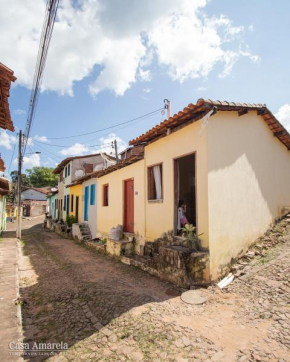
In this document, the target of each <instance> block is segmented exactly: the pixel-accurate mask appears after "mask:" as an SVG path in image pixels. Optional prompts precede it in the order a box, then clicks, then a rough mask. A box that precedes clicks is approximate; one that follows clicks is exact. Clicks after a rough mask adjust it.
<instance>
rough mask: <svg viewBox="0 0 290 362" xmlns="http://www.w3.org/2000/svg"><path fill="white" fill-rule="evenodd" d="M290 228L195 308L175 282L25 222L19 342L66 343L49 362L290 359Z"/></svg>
mask: <svg viewBox="0 0 290 362" xmlns="http://www.w3.org/2000/svg"><path fill="white" fill-rule="evenodd" d="M35 223H36V222H35ZM289 232H290V220H289V219H287V220H284V221H283V222H282V223H281V225H280V227H279V229H276V230H273V232H272V233H270V234H269V235H268V236H266V238H265V239H267V238H270V239H271V240H274V241H275V242H274V244H275V246H274V247H271V248H269V249H268V252H267V253H266V255H265V256H263V257H261V256H260V255H254V256H253V257H252V258H251V261H250V263H248V264H246V263H245V265H246V267H245V270H244V272H243V273H242V274H241V275H240V277H239V278H237V279H235V280H234V281H233V282H232V284H230V286H229V287H228V288H227V289H226V290H223V291H220V290H219V289H218V288H217V287H213V286H212V287H210V288H208V289H207V290H206V291H205V293H206V294H207V298H208V300H207V303H206V304H204V305H202V306H193V305H189V304H185V303H184V302H182V301H181V299H180V297H179V296H180V294H181V291H180V290H178V289H177V288H176V287H174V286H173V285H171V284H168V283H165V282H163V281H161V280H159V279H157V278H155V277H152V276H150V275H148V274H146V273H144V272H142V271H141V270H138V269H135V268H134V267H132V266H127V265H124V264H121V263H120V262H118V261H117V260H114V259H112V258H109V257H107V256H104V255H101V254H98V253H97V252H95V251H94V250H91V249H88V248H87V247H84V246H82V245H81V244H79V243H77V242H74V241H72V240H69V239H65V238H62V237H60V236H58V235H56V234H54V233H53V232H51V231H44V230H43V229H42V228H41V226H40V225H34V226H32V225H31V227H30V228H27V230H26V231H24V233H23V247H22V254H23V255H22V257H21V258H20V271H21V275H20V285H21V289H20V295H21V302H22V318H23V325H24V326H23V328H24V342H29V343H33V342H35V341H36V342H51V343H53V342H61V341H62V342H66V343H68V344H69V350H68V351H67V352H61V353H59V354H57V355H55V356H52V357H50V358H49V359H50V360H51V361H81V360H84V361H154V362H155V361H206V362H209V361H229V362H232V361H238V362H245V361H265V362H267V361H279V362H286V361H287V362H289V361H290V357H289V350H290V349H289V347H290V333H289V321H290V307H289V275H290V273H289V271H290V258H289V255H290V241H289ZM266 241H267V240H266ZM260 243H261V244H263V240H261V242H260ZM26 358H27V359H29V358H30V359H32V360H38V359H44V358H47V356H46V357H40V356H38V357H35V358H33V357H26Z"/></svg>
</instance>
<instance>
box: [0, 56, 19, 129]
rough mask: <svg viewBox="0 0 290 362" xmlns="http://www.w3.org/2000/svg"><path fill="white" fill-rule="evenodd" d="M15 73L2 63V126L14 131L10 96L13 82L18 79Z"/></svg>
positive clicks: (0, 69)
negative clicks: (9, 101)
mask: <svg viewBox="0 0 290 362" xmlns="http://www.w3.org/2000/svg"><path fill="white" fill-rule="evenodd" d="M13 74H14V73H13V71H12V70H11V69H9V68H7V67H6V66H5V65H4V64H2V63H0V128H4V129H7V130H9V131H12V132H13V131H14V126H13V122H12V120H11V115H10V109H9V103H8V98H9V95H10V86H11V82H15V80H16V78H15V77H14V75H13Z"/></svg>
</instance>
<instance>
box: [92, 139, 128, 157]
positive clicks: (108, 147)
mask: <svg viewBox="0 0 290 362" xmlns="http://www.w3.org/2000/svg"><path fill="white" fill-rule="evenodd" d="M114 140H116V141H117V149H118V153H120V152H122V151H124V150H125V149H126V148H127V147H128V144H127V143H126V142H125V141H124V140H122V138H120V137H119V136H117V135H116V133H110V134H109V135H108V136H106V137H101V138H100V139H99V141H100V143H101V144H102V145H104V146H103V147H99V148H98V149H96V150H94V151H92V153H97V152H105V153H107V154H108V155H112V156H114V157H115V149H114V148H113V147H112V143H113V141H114Z"/></svg>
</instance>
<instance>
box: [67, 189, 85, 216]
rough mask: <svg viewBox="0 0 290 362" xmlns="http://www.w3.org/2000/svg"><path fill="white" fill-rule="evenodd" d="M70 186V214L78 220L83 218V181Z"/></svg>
mask: <svg viewBox="0 0 290 362" xmlns="http://www.w3.org/2000/svg"><path fill="white" fill-rule="evenodd" d="M68 186H69V197H70V202H69V205H70V210H69V215H70V216H74V217H75V218H76V222H77V223H78V222H81V220H82V183H81V182H79V183H76V184H71V185H68Z"/></svg>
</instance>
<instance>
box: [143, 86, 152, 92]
mask: <svg viewBox="0 0 290 362" xmlns="http://www.w3.org/2000/svg"><path fill="white" fill-rule="evenodd" d="M151 91H152V88H149V87H148V88H143V92H144V93H150V92H151Z"/></svg>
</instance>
